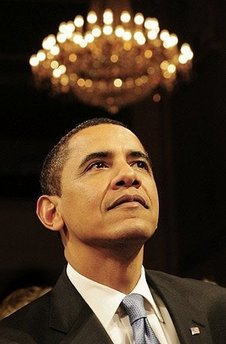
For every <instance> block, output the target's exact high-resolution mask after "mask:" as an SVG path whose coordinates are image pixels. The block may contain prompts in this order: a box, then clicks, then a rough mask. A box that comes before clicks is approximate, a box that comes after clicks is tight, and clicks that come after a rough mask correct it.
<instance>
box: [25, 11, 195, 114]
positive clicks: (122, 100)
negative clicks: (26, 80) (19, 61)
mask: <svg viewBox="0 0 226 344" xmlns="http://www.w3.org/2000/svg"><path fill="white" fill-rule="evenodd" d="M97 13H98V12H97V11H94V10H90V11H89V12H88V14H87V16H86V18H85V19H84V17H82V16H81V15H76V17H75V18H74V20H71V21H68V22H62V23H61V24H60V25H59V29H58V33H57V34H56V35H53V34H50V35H48V36H47V37H46V38H45V39H44V40H43V42H42V48H41V49H40V50H39V51H38V52H37V54H34V55H32V56H31V57H30V61H29V62H30V65H31V68H32V72H33V74H34V77H35V81H36V83H37V85H38V86H45V87H46V86H47V87H50V88H51V90H52V91H53V92H54V93H69V92H70V93H72V94H74V95H75V96H76V97H77V98H78V99H80V100H81V101H82V102H84V103H87V104H89V105H93V106H99V107H102V108H104V109H106V110H107V111H108V112H110V113H117V112H118V111H119V109H120V108H121V107H123V106H126V105H129V104H132V103H135V102H137V101H138V100H140V99H142V98H144V97H146V96H147V95H148V94H153V93H154V91H155V90H156V89H158V88H159V87H163V88H166V89H167V90H169V91H170V90H172V89H173V86H174V84H175V81H176V78H177V77H178V76H179V75H182V76H185V75H188V74H189V71H190V69H191V67H192V58H193V52H192V50H191V48H190V46H189V44H187V43H183V44H181V45H180V48H179V47H178V38H177V36H176V35H175V34H174V33H169V31H168V30H161V29H160V27H159V22H158V20H157V19H156V18H151V17H146V18H145V17H144V15H143V14H142V13H136V14H135V15H132V13H131V12H130V11H128V10H122V11H121V12H118V11H114V8H112V9H110V8H106V9H103V10H102V11H99V13H98V14H97ZM154 99H159V98H158V97H157V98H154Z"/></svg>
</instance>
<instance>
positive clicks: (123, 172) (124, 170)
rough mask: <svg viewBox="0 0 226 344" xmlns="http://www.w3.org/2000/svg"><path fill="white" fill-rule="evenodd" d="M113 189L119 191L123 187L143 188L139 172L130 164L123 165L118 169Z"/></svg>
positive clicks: (113, 180)
mask: <svg viewBox="0 0 226 344" xmlns="http://www.w3.org/2000/svg"><path fill="white" fill-rule="evenodd" d="M111 186H112V189H115V190H116V189H119V188H121V187H125V188H128V187H131V186H133V187H135V188H137V189H138V188H139V187H140V186H141V179H140V178H139V176H138V174H137V172H136V171H135V170H134V168H133V167H132V166H130V165H129V164H128V163H126V164H123V166H120V168H119V169H118V171H117V173H116V175H115V176H114V178H113V179H112V181H111Z"/></svg>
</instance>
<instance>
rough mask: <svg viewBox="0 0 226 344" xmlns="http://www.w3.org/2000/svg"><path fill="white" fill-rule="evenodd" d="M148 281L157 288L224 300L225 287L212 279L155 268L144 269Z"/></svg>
mask: <svg viewBox="0 0 226 344" xmlns="http://www.w3.org/2000/svg"><path fill="white" fill-rule="evenodd" d="M146 276H147V280H148V281H149V283H150V284H151V285H153V286H156V287H157V289H158V288H160V289H161V290H162V289H163V290H165V289H167V290H171V291H172V292H175V293H181V294H183V293H185V294H186V293H189V294H190V295H192V294H194V295H196V296H200V297H204V298H205V297H208V298H216V297H223V298H224V299H225V300H226V288H224V287H222V286H220V285H218V284H217V283H215V282H212V281H205V280H198V279H194V278H189V277H181V276H176V275H173V274H169V273H166V272H162V271H157V270H146Z"/></svg>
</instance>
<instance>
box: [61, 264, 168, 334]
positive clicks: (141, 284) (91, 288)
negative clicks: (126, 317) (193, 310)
mask: <svg viewBox="0 0 226 344" xmlns="http://www.w3.org/2000/svg"><path fill="white" fill-rule="evenodd" d="M67 275H68V278H69V279H70V281H71V283H72V284H73V285H74V287H75V288H76V289H77V290H78V292H79V293H80V294H81V296H82V297H83V299H84V300H85V301H86V302H87V303H88V305H89V306H90V308H91V309H92V310H93V312H94V313H95V314H96V316H97V317H98V318H99V320H100V322H101V323H102V324H103V326H104V327H105V328H107V327H108V326H109V324H110V322H111V321H112V319H113V316H114V314H115V313H116V312H117V310H118V308H119V305H120V303H121V302H122V300H123V298H124V297H125V294H123V293H121V292H120V291H118V290H115V289H112V288H110V287H107V286H105V285H103V284H100V283H97V282H95V281H93V280H91V279H89V278H87V277H85V276H83V275H81V274H79V273H78V272H77V271H76V270H75V269H74V268H73V267H72V266H71V265H70V264H69V263H68V265H67ZM131 293H138V294H140V295H142V296H143V297H144V298H145V299H146V300H147V301H148V302H149V303H150V305H151V307H152V309H153V310H154V312H155V314H156V315H157V317H158V318H159V320H160V321H161V322H163V319H162V316H161V313H160V311H159V309H158V306H157V305H156V303H155V301H154V299H153V296H152V294H151V291H150V289H149V287H148V284H147V281H146V277H145V270H144V267H142V270H141V277H140V279H139V281H138V283H137V285H136V287H135V288H134V290H133V291H132V292H131ZM100 300H104V302H100Z"/></svg>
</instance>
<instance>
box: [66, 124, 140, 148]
mask: <svg viewBox="0 0 226 344" xmlns="http://www.w3.org/2000/svg"><path fill="white" fill-rule="evenodd" d="M88 142H89V143H90V144H92V145H95V146H98V145H103V144H104V146H105V145H108V144H109V145H110V144H113V145H115V146H120V145H121V144H123V145H125V143H127V142H128V145H129V143H130V144H137V145H139V146H140V147H142V144H141V142H140V140H139V139H138V137H137V136H136V135H135V134H134V133H133V132H132V131H131V130H129V129H127V128H125V127H123V126H120V125H115V124H109V123H104V124H98V125H95V126H91V127H88V128H84V129H82V130H80V131H79V132H77V133H75V134H74V135H73V136H72V137H71V139H70V141H69V148H72V147H74V148H76V146H83V145H84V144H85V145H86V144H87V143H88Z"/></svg>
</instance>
